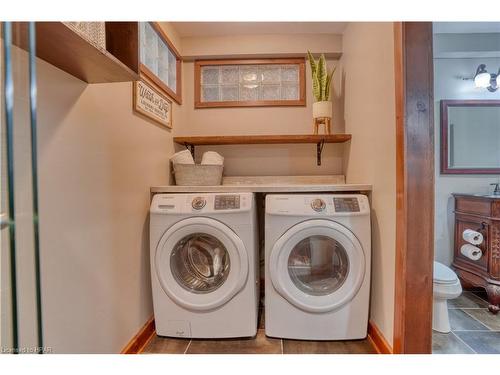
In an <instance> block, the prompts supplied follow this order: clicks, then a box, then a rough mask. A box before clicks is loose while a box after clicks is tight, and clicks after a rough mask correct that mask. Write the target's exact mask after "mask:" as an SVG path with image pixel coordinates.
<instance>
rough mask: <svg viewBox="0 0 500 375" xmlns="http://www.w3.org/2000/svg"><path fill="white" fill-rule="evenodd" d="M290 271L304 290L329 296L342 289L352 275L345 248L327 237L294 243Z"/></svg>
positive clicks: (289, 264)
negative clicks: (348, 276)
mask: <svg viewBox="0 0 500 375" xmlns="http://www.w3.org/2000/svg"><path fill="white" fill-rule="evenodd" d="M288 273H289V275H290V278H291V279H292V281H293V283H294V284H295V286H296V287H297V288H299V289H300V290H301V291H303V292H304V293H307V294H309V295H313V296H325V295H328V294H331V293H333V292H335V291H336V290H337V289H339V288H340V287H341V286H342V284H343V283H344V281H345V280H346V278H347V275H348V274H349V257H348V255H347V253H346V251H345V249H344V247H343V246H342V245H341V244H340V243H339V242H338V241H336V240H335V239H333V238H331V237H327V236H320V235H315V236H310V237H307V238H304V239H303V240H301V241H300V242H299V243H297V245H295V246H294V248H293V249H292V251H291V252H290V256H289V258H288Z"/></svg>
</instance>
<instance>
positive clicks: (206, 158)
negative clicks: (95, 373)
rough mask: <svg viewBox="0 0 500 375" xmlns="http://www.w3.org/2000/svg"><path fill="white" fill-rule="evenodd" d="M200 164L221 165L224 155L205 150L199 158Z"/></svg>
mask: <svg viewBox="0 0 500 375" xmlns="http://www.w3.org/2000/svg"><path fill="white" fill-rule="evenodd" d="M201 164H202V165H203V164H211V165H223V164H224V157H223V156H222V155H220V154H218V153H217V152H215V151H207V152H205V153H204V154H203V156H202V158H201Z"/></svg>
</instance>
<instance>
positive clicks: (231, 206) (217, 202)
mask: <svg viewBox="0 0 500 375" xmlns="http://www.w3.org/2000/svg"><path fill="white" fill-rule="evenodd" d="M239 208H240V196H239V195H216V196H215V199H214V209H215V210H238V209H239Z"/></svg>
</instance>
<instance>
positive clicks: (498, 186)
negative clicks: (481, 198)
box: [490, 182, 500, 195]
mask: <svg viewBox="0 0 500 375" xmlns="http://www.w3.org/2000/svg"><path fill="white" fill-rule="evenodd" d="M490 185H495V190H493V195H500V183H498V182H495V183H493V184H490Z"/></svg>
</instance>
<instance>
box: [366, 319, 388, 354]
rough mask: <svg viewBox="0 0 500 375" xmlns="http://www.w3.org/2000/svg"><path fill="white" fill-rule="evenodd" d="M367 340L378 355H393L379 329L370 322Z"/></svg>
mask: <svg viewBox="0 0 500 375" xmlns="http://www.w3.org/2000/svg"><path fill="white" fill-rule="evenodd" d="M368 338H369V339H370V340H371V341H372V344H373V346H374V347H375V350H376V351H377V353H378V354H393V352H392V347H391V346H390V345H389V343H388V342H387V340H386V339H385V337H384V335H383V334H382V332H380V329H379V328H378V327H377V325H376V324H375V323H373V322H372V321H371V320H370V321H368Z"/></svg>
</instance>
